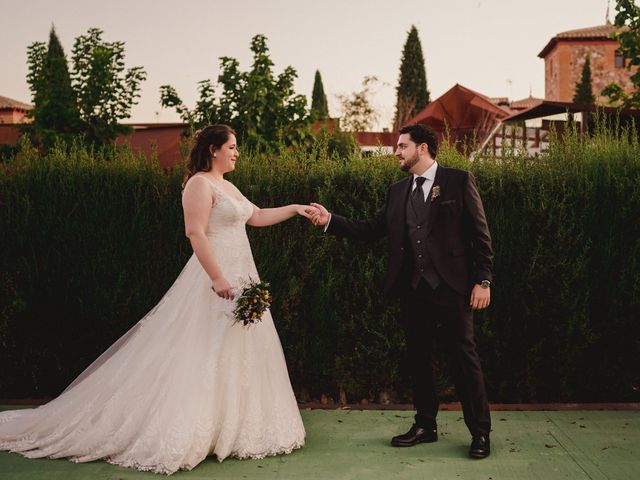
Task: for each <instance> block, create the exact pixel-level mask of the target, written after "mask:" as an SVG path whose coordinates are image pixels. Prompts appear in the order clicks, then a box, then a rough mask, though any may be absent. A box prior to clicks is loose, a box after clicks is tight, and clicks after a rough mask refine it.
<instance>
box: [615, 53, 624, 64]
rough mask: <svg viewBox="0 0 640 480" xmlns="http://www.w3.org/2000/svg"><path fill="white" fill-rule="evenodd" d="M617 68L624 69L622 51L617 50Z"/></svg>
mask: <svg viewBox="0 0 640 480" xmlns="http://www.w3.org/2000/svg"><path fill="white" fill-rule="evenodd" d="M615 67H616V68H624V57H623V56H622V53H621V52H620V50H616V59H615Z"/></svg>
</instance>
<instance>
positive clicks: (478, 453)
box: [469, 435, 491, 458]
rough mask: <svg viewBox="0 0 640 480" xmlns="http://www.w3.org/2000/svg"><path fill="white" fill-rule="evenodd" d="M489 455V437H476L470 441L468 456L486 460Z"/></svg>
mask: <svg viewBox="0 0 640 480" xmlns="http://www.w3.org/2000/svg"><path fill="white" fill-rule="evenodd" d="M490 453H491V441H490V440H489V435H478V436H475V437H473V439H472V440H471V448H469V456H470V457H471V458H487V457H488V456H489V454H490Z"/></svg>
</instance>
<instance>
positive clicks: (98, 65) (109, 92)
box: [26, 28, 146, 144]
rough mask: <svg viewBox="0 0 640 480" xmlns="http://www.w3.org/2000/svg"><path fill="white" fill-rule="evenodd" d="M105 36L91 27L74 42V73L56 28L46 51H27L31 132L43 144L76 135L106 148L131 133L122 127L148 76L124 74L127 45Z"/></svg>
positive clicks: (38, 47)
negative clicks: (126, 133)
mask: <svg viewBox="0 0 640 480" xmlns="http://www.w3.org/2000/svg"><path fill="white" fill-rule="evenodd" d="M102 33H103V32H102V30H99V29H97V28H91V29H89V30H88V32H87V34H86V35H81V36H79V37H78V38H76V40H75V43H74V46H73V51H72V62H73V67H72V69H71V73H69V71H68V64H67V59H66V57H65V55H64V51H63V50H62V46H61V45H60V41H59V40H58V38H57V36H56V35H55V31H54V30H53V29H52V30H51V34H50V39H49V47H48V48H45V45H44V43H42V42H34V43H33V44H31V45H30V46H29V47H28V49H27V64H28V68H29V72H28V74H27V82H28V83H29V87H30V88H31V92H32V95H33V101H34V104H35V106H34V109H33V111H32V116H33V118H34V121H33V129H32V131H33V132H35V133H36V137H37V136H38V135H41V136H43V137H44V138H43V141H44V143H45V144H46V143H47V142H49V141H51V140H52V139H53V138H54V137H60V136H62V137H63V138H68V137H69V136H71V135H73V134H77V133H82V134H84V135H85V137H86V139H87V140H89V141H90V142H95V143H97V144H103V143H106V142H110V141H113V140H115V138H116V136H117V135H118V134H119V133H123V132H126V131H128V129H127V128H126V127H124V126H122V125H120V124H119V123H118V122H119V121H120V120H122V119H124V118H128V117H129V116H130V113H131V107H132V106H133V105H135V104H136V103H137V99H138V98H139V96H140V95H139V91H140V83H141V82H143V81H144V80H145V79H146V73H145V71H144V70H143V69H142V67H133V68H130V69H128V70H126V69H125V66H124V42H105V41H103V40H102ZM26 128H29V127H28V126H27V127H26Z"/></svg>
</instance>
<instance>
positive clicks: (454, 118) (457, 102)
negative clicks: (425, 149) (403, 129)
mask: <svg viewBox="0 0 640 480" xmlns="http://www.w3.org/2000/svg"><path fill="white" fill-rule="evenodd" d="M509 114H510V112H509V110H508V109H506V108H503V107H500V106H498V105H496V104H495V103H493V102H492V101H491V99H490V98H489V97H487V96H485V95H483V94H481V93H478V92H476V91H474V90H471V89H470V88H467V87H464V86H462V85H460V84H458V83H456V84H455V85H454V86H453V87H451V88H450V89H449V90H447V91H446V92H445V93H444V94H442V95H441V96H440V97H438V98H437V99H436V100H434V101H433V102H431V103H430V104H429V105H427V106H426V107H425V108H424V109H423V110H422V111H421V112H419V113H418V114H417V115H416V116H415V117H413V118H412V119H411V120H409V121H408V122H407V124H411V123H424V124H427V125H429V126H431V127H432V128H435V129H436V130H443V129H445V125H446V128H450V129H457V128H475V127H476V126H477V124H478V118H479V117H480V116H486V115H489V116H493V117H497V118H504V117H508V116H509Z"/></svg>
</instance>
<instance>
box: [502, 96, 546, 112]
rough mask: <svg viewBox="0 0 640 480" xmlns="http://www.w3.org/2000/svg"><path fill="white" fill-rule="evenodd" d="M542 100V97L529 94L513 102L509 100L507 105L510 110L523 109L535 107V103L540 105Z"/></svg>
mask: <svg viewBox="0 0 640 480" xmlns="http://www.w3.org/2000/svg"><path fill="white" fill-rule="evenodd" d="M542 101H543V99H542V98H536V97H532V96H529V97H527V98H523V99H522V100H514V101H513V102H511V104H510V105H509V107H510V108H511V109H512V110H523V109H526V108H531V107H535V106H536V105H540V104H541V103H542Z"/></svg>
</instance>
